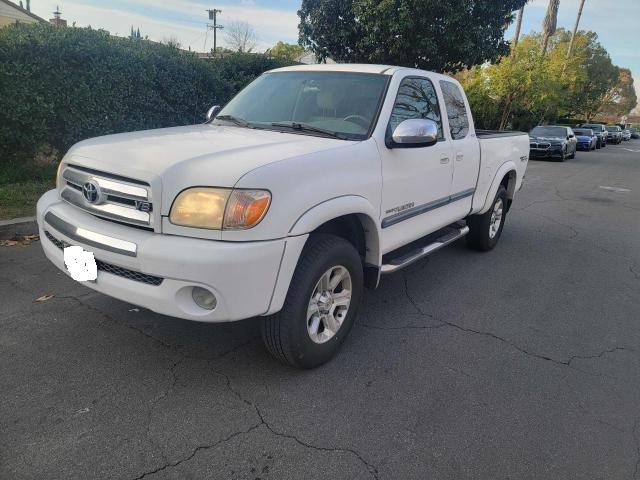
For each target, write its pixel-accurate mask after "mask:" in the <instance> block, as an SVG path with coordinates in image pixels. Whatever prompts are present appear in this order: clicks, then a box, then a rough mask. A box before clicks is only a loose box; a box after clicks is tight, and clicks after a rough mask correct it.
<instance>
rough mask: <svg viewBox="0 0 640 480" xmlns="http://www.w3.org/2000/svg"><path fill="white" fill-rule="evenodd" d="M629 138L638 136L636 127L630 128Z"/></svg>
mask: <svg viewBox="0 0 640 480" xmlns="http://www.w3.org/2000/svg"><path fill="white" fill-rule="evenodd" d="M629 131H630V132H631V138H640V131H638V129H637V128H630V129H629Z"/></svg>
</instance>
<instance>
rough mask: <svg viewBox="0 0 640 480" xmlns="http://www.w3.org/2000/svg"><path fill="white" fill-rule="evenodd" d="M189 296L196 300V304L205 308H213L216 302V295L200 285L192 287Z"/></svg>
mask: <svg viewBox="0 0 640 480" xmlns="http://www.w3.org/2000/svg"><path fill="white" fill-rule="evenodd" d="M191 297H192V298H193V301H194V302H196V305H198V306H199V307H200V308H204V309H205V310H213V309H214V308H216V305H217V304H218V301H217V300H216V296H215V295H214V294H213V293H211V292H210V291H209V290H207V289H204V288H201V287H193V290H191Z"/></svg>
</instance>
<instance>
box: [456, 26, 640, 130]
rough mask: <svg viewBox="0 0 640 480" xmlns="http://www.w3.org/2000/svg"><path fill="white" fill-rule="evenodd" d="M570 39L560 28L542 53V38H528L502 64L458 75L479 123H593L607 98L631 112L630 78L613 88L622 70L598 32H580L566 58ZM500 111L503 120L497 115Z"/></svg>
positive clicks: (517, 125)
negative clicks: (575, 118) (572, 120)
mask: <svg viewBox="0 0 640 480" xmlns="http://www.w3.org/2000/svg"><path fill="white" fill-rule="evenodd" d="M571 37H572V35H571V33H570V32H568V31H566V30H563V29H560V30H558V31H557V32H556V33H555V34H554V35H553V36H551V37H549V39H548V40H547V52H546V54H545V55H543V54H542V49H541V46H542V43H543V42H544V36H543V34H533V35H526V36H524V37H523V38H522V39H521V40H520V42H518V45H517V47H515V48H514V50H515V52H513V54H512V55H509V56H505V57H503V58H502V59H501V61H500V62H499V63H496V64H494V65H485V66H481V67H474V68H473V69H471V70H470V71H469V72H462V73H461V74H459V75H458V78H459V80H460V81H461V82H462V83H463V85H464V87H465V90H466V91H467V96H468V97H469V102H470V103H471V106H472V109H473V111H474V117H475V118H476V121H477V123H478V125H479V126H480V127H483V128H496V127H498V126H502V127H504V126H506V125H508V124H510V125H511V126H512V127H514V128H518V129H525V130H526V129H529V128H531V127H532V126H534V125H537V124H538V123H545V122H555V121H556V120H557V119H558V118H559V117H566V116H583V117H585V118H587V119H591V118H593V116H594V115H595V113H596V112H598V111H600V110H602V109H603V105H604V104H605V103H606V102H607V101H608V100H607V99H611V101H613V102H614V103H616V108H618V107H619V110H623V109H624V108H627V106H628V105H629V104H630V103H632V102H633V98H632V97H631V95H630V93H629V88H628V83H629V82H628V79H627V78H626V77H625V82H623V83H624V84H625V87H624V88H622V87H621V88H620V90H614V89H613V87H614V86H615V85H617V83H618V68H617V67H615V66H614V65H613V64H612V63H611V59H610V58H609V55H608V53H607V51H606V50H605V49H604V47H602V45H601V44H600V43H599V42H598V36H597V35H596V34H595V33H594V32H584V31H578V32H576V35H575V36H574V52H573V54H572V55H571V57H570V58H569V59H568V60H567V58H566V52H567V47H568V45H569V43H570V41H571ZM622 91H623V93H619V94H618V93H616V92H622ZM614 98H616V99H617V100H616V101H614V100H613V99H614ZM622 98H625V99H626V100H622ZM507 105H508V106H509V108H508V109H507V108H505V107H506V106H507ZM497 108H498V109H499V110H498V111H501V112H502V118H499V117H498V115H497V113H496V109H497ZM501 120H502V121H501Z"/></svg>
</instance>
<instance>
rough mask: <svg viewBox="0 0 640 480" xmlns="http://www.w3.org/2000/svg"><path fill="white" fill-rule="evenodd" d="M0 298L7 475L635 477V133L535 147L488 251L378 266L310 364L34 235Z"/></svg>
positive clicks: (639, 339)
mask: <svg viewBox="0 0 640 480" xmlns="http://www.w3.org/2000/svg"><path fill="white" fill-rule="evenodd" d="M43 295H53V297H51V298H49V299H48V300H45V301H35V299H36V298H38V297H41V296H43ZM0 302H1V304H0V386H1V391H2V393H1V394H0V478H7V479H22V478H38V479H41V478H52V479H53V478H64V479H72V478H79V479H86V478H122V479H131V480H133V479H141V478H145V479H163V478H177V479H178V478H179V479H184V478H216V479H217V478H220V479H227V478H229V479H258V478H260V479H268V478H270V479H288V478H291V479H300V478H304V479H315V478H318V479H319V478H323V479H326V478H340V479H342V478H349V479H366V478H379V479H425V478H437V479H468V478H478V479H499V478H517V479H525V478H531V479H540V478H558V479H560V478H567V479H568V478H572V479H578V478H589V479H592V478H593V479H602V478H606V479H634V478H640V141H638V140H633V141H630V142H625V143H623V144H621V145H610V146H608V147H607V148H606V149H603V150H598V151H594V152H578V154H577V157H576V158H575V159H574V160H568V161H566V162H564V163H559V162H534V161H531V162H530V163H529V167H528V171H527V175H526V179H525V186H524V188H523V190H522V191H521V192H520V193H519V195H518V197H517V198H516V201H515V203H514V206H513V208H512V210H511V212H510V213H509V214H508V216H507V223H506V226H505V229H504V233H503V236H502V239H501V242H500V244H499V245H498V247H497V248H496V249H495V250H493V251H491V252H489V253H485V254H482V253H477V252H473V251H470V250H467V249H466V248H465V246H464V241H462V242H458V243H457V244H455V245H453V246H452V247H449V248H447V249H444V250H442V251H440V252H438V253H436V254H435V255H433V256H432V257H430V258H429V259H428V260H426V261H422V262H419V263H417V264H414V265H412V266H411V267H409V268H408V269H406V270H404V271H403V272H402V273H400V274H397V275H395V276H390V277H386V278H384V280H383V281H382V284H381V287H380V288H379V289H378V290H376V291H368V292H367V293H366V295H365V299H364V303H363V305H362V308H361V314H360V317H359V320H358V323H357V325H356V326H355V327H354V329H353V330H352V332H351V335H350V337H349V338H348V339H347V341H346V342H345V345H344V346H343V348H342V350H341V351H340V353H339V354H338V356H337V357H336V358H335V359H334V360H333V361H331V362H330V363H329V364H327V365H325V366H323V367H321V368H318V369H316V370H312V371H300V370H294V369H291V368H289V367H285V366H282V365H280V364H279V363H277V362H276V361H274V360H273V359H272V358H271V357H270V356H269V355H268V353H267V352H266V351H265V349H264V348H263V345H262V341H261V339H260V338H259V324H258V321H257V320H255V319H252V320H247V321H243V322H238V323H234V324H223V325H210V324H199V323H192V322H187V321H181V320H176V319H172V318H169V317H164V316H161V315H157V314H154V313H152V312H150V311H146V310H144V309H139V308H136V307H135V306H133V305H129V304H125V303H123V302H120V301H117V300H113V299H110V298H107V297H105V296H103V295H101V294H98V293H95V292H93V291H91V290H90V289H88V288H86V287H84V286H82V285H81V284H79V283H76V282H74V281H73V280H71V279H70V278H68V277H67V276H65V275H64V274H62V273H60V272H59V271H57V270H56V269H55V268H54V267H53V266H52V265H50V264H49V262H48V261H47V260H46V259H45V258H44V255H43V253H42V251H41V248H40V245H39V244H38V243H37V242H36V243H34V244H32V245H31V246H26V247H18V246H15V247H0Z"/></svg>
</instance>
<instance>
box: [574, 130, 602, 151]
mask: <svg viewBox="0 0 640 480" xmlns="http://www.w3.org/2000/svg"><path fill="white" fill-rule="evenodd" d="M573 133H575V134H576V140H577V141H578V144H577V145H576V146H577V148H578V150H586V151H589V150H595V149H596V145H597V144H598V137H597V136H596V134H595V132H594V131H593V130H591V129H589V128H574V129H573Z"/></svg>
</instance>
